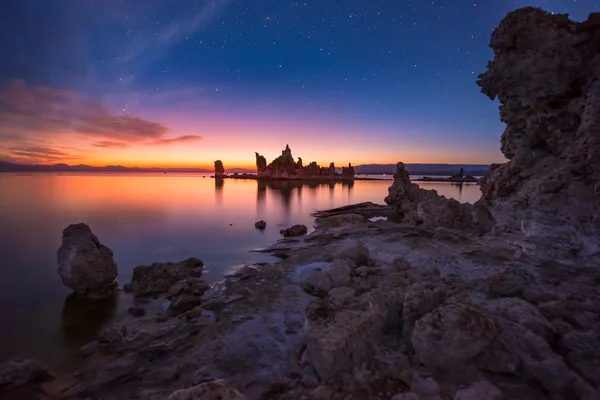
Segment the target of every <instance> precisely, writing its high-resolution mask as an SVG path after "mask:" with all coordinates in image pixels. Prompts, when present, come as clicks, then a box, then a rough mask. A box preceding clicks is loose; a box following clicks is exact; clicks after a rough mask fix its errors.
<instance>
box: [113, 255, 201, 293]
mask: <svg viewBox="0 0 600 400" xmlns="http://www.w3.org/2000/svg"><path fill="white" fill-rule="evenodd" d="M203 271H204V263H203V262H202V261H200V260H198V259H196V258H188V259H187V260H185V261H181V262H175V263H173V262H168V263H154V264H152V265H140V266H137V267H135V268H134V269H133V275H132V277H131V282H130V283H128V284H126V285H125V287H124V289H125V290H126V291H128V292H132V293H134V294H135V295H137V296H150V295H156V294H161V293H167V292H168V291H169V290H170V289H171V288H172V287H173V286H174V285H175V284H177V283H178V282H180V281H183V280H184V279H187V278H200V277H201V276H202V272H203ZM205 290H206V289H205Z"/></svg>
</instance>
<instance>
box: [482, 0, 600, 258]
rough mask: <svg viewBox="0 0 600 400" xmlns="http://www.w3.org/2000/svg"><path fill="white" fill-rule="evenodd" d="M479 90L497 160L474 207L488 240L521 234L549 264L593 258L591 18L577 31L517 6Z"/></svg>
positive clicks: (595, 75)
mask: <svg viewBox="0 0 600 400" xmlns="http://www.w3.org/2000/svg"><path fill="white" fill-rule="evenodd" d="M490 47H491V48H492V49H493V50H494V60H493V61H491V62H490V63H489V64H488V66H487V72H485V73H484V74H482V75H480V76H479V80H478V82H477V83H478V85H479V86H481V89H482V92H483V93H485V94H486V95H487V96H488V97H489V98H490V99H498V100H499V102H500V104H501V106H500V118H501V120H502V121H503V122H505V123H506V130H505V131H504V134H503V135H502V139H501V150H502V153H503V154H504V155H505V156H506V158H507V159H508V160H509V161H508V162H507V163H505V164H500V165H498V164H495V165H492V166H491V167H490V169H489V172H488V175H487V177H486V178H485V179H484V180H483V182H482V186H481V190H482V197H481V200H480V201H479V202H478V204H477V205H478V206H479V207H480V209H483V210H486V211H487V212H484V213H482V214H483V216H484V217H485V218H488V219H490V220H491V222H492V223H491V224H490V225H493V229H494V231H495V232H497V233H500V232H506V231H509V232H510V231H519V230H520V231H522V232H523V233H524V234H525V235H526V236H528V237H529V238H530V240H531V241H533V242H534V243H535V244H537V246H538V248H539V247H540V246H544V243H551V245H549V246H545V247H548V250H549V251H552V252H554V253H555V254H554V255H556V256H564V255H567V256H573V255H586V254H592V253H595V252H597V251H598V247H599V240H598V232H599V229H600V134H599V132H600V13H594V14H591V15H590V17H589V18H588V20H587V21H584V22H581V23H578V22H573V21H571V20H569V18H568V16H567V15H559V14H550V13H548V12H546V11H543V10H541V9H539V8H533V7H526V8H522V9H519V10H516V11H514V12H511V13H510V14H508V16H507V17H506V18H504V20H503V21H502V22H501V23H500V25H499V26H498V27H497V28H496V29H495V30H494V32H493V33H492V37H491V42H490Z"/></svg>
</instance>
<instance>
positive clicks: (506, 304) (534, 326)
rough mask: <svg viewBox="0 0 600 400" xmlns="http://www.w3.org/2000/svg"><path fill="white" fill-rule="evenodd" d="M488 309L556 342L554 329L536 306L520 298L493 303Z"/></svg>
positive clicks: (504, 299)
mask: <svg viewBox="0 0 600 400" xmlns="http://www.w3.org/2000/svg"><path fill="white" fill-rule="evenodd" d="M486 307H487V309H488V310H490V311H491V312H493V313H495V314H499V315H502V316H503V317H505V318H507V319H509V320H511V321H513V322H516V323H518V324H520V325H522V326H524V327H525V328H527V329H529V330H530V331H532V332H533V333H535V334H536V335H539V336H541V337H543V338H544V339H545V340H546V341H547V342H549V343H552V342H554V336H555V335H556V333H555V332H554V328H553V327H552V325H551V324H550V321H548V320H547V319H546V317H544V316H543V315H542V313H540V311H539V310H538V309H537V307H535V306H534V305H532V304H530V303H528V302H526V301H524V300H521V299H518V298H503V299H498V300H493V301H491V302H490V303H488V304H487V306H486Z"/></svg>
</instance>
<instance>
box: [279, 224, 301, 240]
mask: <svg viewBox="0 0 600 400" xmlns="http://www.w3.org/2000/svg"><path fill="white" fill-rule="evenodd" d="M307 232H308V228H307V227H306V225H293V226H291V227H289V228H287V229H282V230H280V231H279V233H281V234H282V235H283V236H285V237H288V236H302V235H306V233H307Z"/></svg>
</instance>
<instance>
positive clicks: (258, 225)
mask: <svg viewBox="0 0 600 400" xmlns="http://www.w3.org/2000/svg"><path fill="white" fill-rule="evenodd" d="M254 227H255V228H256V229H260V230H262V229H265V228H266V227H267V223H266V222H265V221H263V220H262V219H261V220H260V221H256V222H255V223H254Z"/></svg>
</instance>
